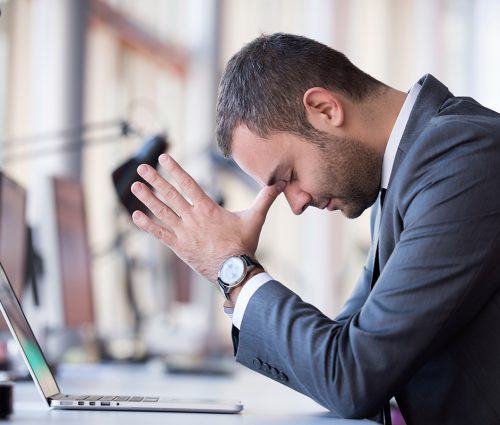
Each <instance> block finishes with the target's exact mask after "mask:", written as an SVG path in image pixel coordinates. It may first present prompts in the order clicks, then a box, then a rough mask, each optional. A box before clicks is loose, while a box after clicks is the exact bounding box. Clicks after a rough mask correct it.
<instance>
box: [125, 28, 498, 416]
mask: <svg viewBox="0 0 500 425" xmlns="http://www.w3.org/2000/svg"><path fill="white" fill-rule="evenodd" d="M217 136H218V142H219V146H220V147H221V149H222V151H223V152H224V154H226V155H232V157H233V158H234V160H235V161H236V162H237V163H238V165H239V166H240V167H241V168H242V169H243V170H244V171H245V172H246V173H248V174H249V175H251V176H252V177H253V178H254V179H255V180H257V181H258V182H259V183H260V184H261V185H262V186H263V188H262V190H261V191H260V193H259V194H258V196H257V198H256V200H255V202H254V205H253V206H252V207H251V208H250V209H249V210H247V211H243V212H240V213H230V212H227V211H225V210H224V209H222V208H220V207H219V206H217V205H216V204H215V203H214V202H212V201H211V200H210V199H209V198H208V197H207V195H205V194H204V193H203V191H202V190H201V189H200V188H199V186H198V185H197V184H196V183H195V182H194V180H193V179H192V178H191V177H190V176H189V175H187V174H186V173H185V172H184V171H183V170H182V169H181V168H180V167H179V165H177V163H176V162H175V161H174V160H173V159H172V158H170V157H168V156H166V155H163V156H161V157H160V158H159V161H160V164H161V165H162V166H163V168H164V169H165V171H166V172H168V173H169V174H170V175H171V176H172V177H173V178H174V179H175V180H176V181H177V182H178V183H179V185H180V187H181V188H182V190H183V191H184V192H185V193H186V195H187V196H188V197H189V201H188V200H186V199H185V198H184V197H183V196H182V195H181V194H180V193H179V192H178V191H176V190H175V189H174V188H173V187H172V186H171V185H170V184H169V183H167V182H166V181H165V180H164V179H162V178H161V177H160V176H159V175H158V174H157V173H156V172H155V171H154V170H153V169H152V168H151V167H147V166H145V165H142V166H140V167H139V173H140V174H141V176H142V177H144V178H145V179H146V180H147V181H148V182H149V183H151V184H152V186H153V187H154V188H156V189H157V191H158V192H159V194H160V196H161V197H162V198H163V200H164V201H165V202H162V201H160V200H159V199H158V198H156V197H155V196H154V195H153V194H152V192H151V191H150V190H148V189H147V188H146V186H144V185H142V184H140V183H134V185H133V186H132V190H133V192H134V193H135V194H136V196H137V197H138V198H139V199H140V200H141V201H142V202H144V203H145V204H146V205H147V206H148V207H149V209H150V210H151V211H152V212H153V213H154V215H155V216H156V217H157V218H158V221H153V220H151V219H150V218H148V217H147V216H145V215H144V214H142V213H140V212H135V213H134V215H133V219H134V222H135V223H136V224H137V225H138V226H139V227H141V228H142V229H144V230H146V231H148V232H150V233H151V234H153V235H154V236H156V237H157V238H158V239H160V240H161V241H163V242H164V243H165V244H166V245H167V246H169V247H171V248H172V249H173V250H174V251H175V252H176V253H177V255H179V256H180V257H181V258H182V259H183V260H184V261H186V263H188V264H189V265H190V266H191V267H192V268H193V269H194V270H196V271H198V272H199V273H201V274H202V275H203V276H205V277H206V278H207V279H209V280H210V281H212V282H216V283H218V285H219V286H220V287H221V288H222V289H223V291H224V293H225V294H226V296H227V301H226V303H225V307H226V309H231V308H234V314H233V324H234V329H233V336H234V338H233V339H234V342H235V352H236V360H237V361H238V362H240V363H242V364H244V365H246V366H248V367H249V368H252V369H254V370H257V371H258V372H260V373H262V374H265V375H267V376H269V377H271V378H273V379H275V380H277V381H279V382H282V383H283V384H285V385H288V386H289V387H291V388H293V389H295V390H297V391H300V392H302V393H304V394H306V395H308V396H309V397H311V398H313V399H314V400H316V401H317V402H318V403H320V404H322V405H323V406H325V407H327V408H328V409H330V410H332V411H334V412H336V413H338V414H340V415H342V416H345V417H350V418H363V417H372V416H374V415H377V413H378V412H380V411H381V410H382V409H383V408H384V406H386V405H387V402H388V400H389V399H391V398H392V397H395V398H396V400H397V402H398V404H399V406H400V409H401V411H402V413H403V416H404V417H405V419H406V421H407V423H408V424H409V425H412V424H422V425H424V424H425V425H431V424H441V425H442V424H454V425H457V424H482V425H486V424H498V423H500V368H499V359H500V332H499V329H498V328H499V325H498V323H499V322H500V292H499V289H500V196H498V195H499V191H500V116H499V115H498V114H497V113H495V112H493V111H491V110H488V109H486V108H484V107H482V106H481V105H479V104H478V103H477V102H475V101H474V100H472V99H470V98H460V97H454V96H453V95H452V94H451V93H450V92H449V91H448V89H447V88H446V87H445V86H444V85H443V84H441V83H440V82H439V81H437V80H436V79H435V78H434V77H433V76H431V75H427V76H425V77H423V78H422V79H421V80H420V81H419V82H418V83H417V84H415V85H414V86H413V87H412V88H411V90H410V92H409V93H404V92H401V91H398V90H395V89H393V88H391V87H388V86H386V85H384V84H382V83H380V82H379V81H377V80H375V79H373V78H372V77H370V76H368V75H367V74H365V73H364V72H362V71H361V70H359V69H358V68H356V67H355V66H354V65H353V64H352V63H350V62H349V60H348V59H347V58H346V57H345V56H344V55H342V54H341V53H339V52H336V51H335V50H332V49H330V48H328V47H326V46H324V45H322V44H320V43H317V42H315V41H312V40H309V39H306V38H303V37H298V36H293V35H286V34H274V35H270V36H262V37H259V38H258V39H256V40H254V41H253V42H251V43H250V44H248V45H247V46H245V47H244V48H243V49H242V50H241V51H240V52H238V53H237V54H236V55H235V56H234V57H233V58H232V59H231V60H230V61H229V63H228V66H227V68H226V71H225V73H224V76H223V77H222V80H221V83H220V92H219V98H218V104H217ZM280 192H283V193H284V195H285V196H286V198H287V201H288V203H289V204H290V207H291V209H292V210H293V212H294V213H295V214H300V213H302V212H303V211H304V210H305V209H306V208H307V207H308V206H314V207H317V208H322V209H327V210H329V211H332V210H337V209H339V210H341V211H342V213H343V214H344V215H345V216H346V217H349V218H353V217H357V216H358V215H359V214H361V212H362V211H363V210H365V209H366V208H368V207H369V206H371V205H372V204H373V203H374V202H376V201H377V202H376V205H375V207H374V208H373V211H374V214H373V215H372V247H371V250H370V253H369V258H368V260H367V264H366V267H365V268H364V270H363V272H362V275H361V277H360V279H359V282H358V284H357V287H356V289H355V292H354V294H353V296H352V297H351V298H350V299H349V301H348V302H347V303H346V305H345V307H344V309H343V311H342V313H341V314H340V315H339V317H337V318H336V319H335V320H331V319H329V318H327V317H325V316H324V315H323V314H321V313H320V312H319V311H318V310H317V309H316V308H314V307H313V306H311V305H309V304H307V303H304V302H303V301H302V300H301V299H300V298H299V297H298V296H297V295H296V294H294V293H293V292H291V291H290V290H288V289H287V288H286V287H285V286H283V285H282V284H280V283H278V282H277V281H275V280H273V279H272V278H271V277H270V276H269V275H268V274H266V273H265V272H264V268H263V266H261V265H260V264H258V263H257V260H256V259H255V251H256V248H257V244H258V239H259V234H260V231H261V229H262V226H263V223H264V220H265V216H266V213H267V211H268V209H269V208H270V206H271V204H272V203H273V201H274V200H275V198H276V197H277V196H278V194H279V193H280ZM379 194H380V196H379ZM385 416H387V415H385ZM378 419H379V420H382V419H381V416H380V415H379V416H378ZM389 420H390V419H389V418H387V417H386V419H385V421H387V422H388V421H389Z"/></svg>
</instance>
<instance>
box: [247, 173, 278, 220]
mask: <svg viewBox="0 0 500 425" xmlns="http://www.w3.org/2000/svg"><path fill="white" fill-rule="evenodd" d="M285 185H286V183H285V182H283V181H279V182H277V183H276V184H274V185H273V186H264V187H263V188H262V189H261V190H260V192H259V193H258V195H257V197H256V198H255V201H254V202H253V205H252V207H251V208H250V210H251V211H252V213H253V214H254V215H257V217H258V218H259V219H260V220H262V221H264V219H265V218H266V215H267V212H268V211H269V208H271V205H272V204H273V202H274V201H275V200H276V198H277V197H278V195H279V194H280V193H281V192H283V189H284V188H285Z"/></svg>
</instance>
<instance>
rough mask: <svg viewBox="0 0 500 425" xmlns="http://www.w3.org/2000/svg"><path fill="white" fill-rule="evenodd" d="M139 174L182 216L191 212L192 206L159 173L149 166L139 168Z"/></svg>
mask: <svg viewBox="0 0 500 425" xmlns="http://www.w3.org/2000/svg"><path fill="white" fill-rule="evenodd" d="M137 173H138V174H139V175H140V176H141V177H142V178H143V179H144V180H146V181H147V182H148V183H149V184H150V185H151V186H153V187H154V188H155V189H156V190H157V191H158V193H159V194H160V195H161V197H162V198H163V200H164V201H165V202H166V203H167V204H168V205H170V206H171V207H172V208H173V209H174V210H175V211H177V212H178V213H179V215H180V216H182V214H185V213H187V212H189V211H191V209H192V208H191V204H190V203H189V202H188V201H187V199H186V198H184V196H182V195H181V194H180V193H179V191H178V190H177V189H176V188H175V187H174V186H172V185H171V184H170V183H169V182H167V181H166V180H165V179H164V178H163V177H162V176H160V174H158V172H157V171H156V170H155V169H154V168H153V167H151V166H150V165H147V164H141V165H139V167H137Z"/></svg>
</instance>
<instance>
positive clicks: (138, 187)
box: [131, 182, 142, 193]
mask: <svg viewBox="0 0 500 425" xmlns="http://www.w3.org/2000/svg"><path fill="white" fill-rule="evenodd" d="M131 189H132V192H134V193H139V192H140V191H141V190H142V187H141V185H140V184H139V183H138V182H134V184H132V187H131Z"/></svg>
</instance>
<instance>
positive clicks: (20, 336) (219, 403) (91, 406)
mask: <svg viewBox="0 0 500 425" xmlns="http://www.w3.org/2000/svg"><path fill="white" fill-rule="evenodd" d="M0 308H1V310H2V314H3V316H4V317H5V321H6V322H7V324H8V326H9V329H10V331H11V333H12V336H13V337H14V340H15V341H16V342H17V345H18V346H19V350H20V351H21V354H22V356H23V358H24V361H25V362H26V365H27V366H28V369H29V371H30V374H31V377H32V378H33V381H35V384H36V386H37V388H38V391H39V392H40V395H41V396H42V398H43V399H44V400H45V402H46V403H47V405H48V406H49V407H53V408H56V409H84V410H101V411H102V410H129V411H136V410H140V411H162V412H190V413H193V412H199V413H238V412H240V411H241V410H242V409H243V405H242V404H241V402H239V401H232V400H182V399H177V398H175V399H174V398H166V397H159V396H123V395H90V394H81V395H69V394H63V393H61V391H60V390H59V386H58V385H57V382H56V380H55V377H54V375H53V374H52V372H51V370H50V368H49V365H48V364H47V361H46V360H45V356H44V354H43V352H42V349H41V348H40V344H38V341H37V340H36V338H35V335H34V334H33V331H32V330H31V327H30V325H29V323H28V321H27V319H26V316H25V315H24V312H23V310H22V308H21V305H20V303H19V300H18V299H17V297H16V295H15V293H14V291H13V290H12V286H11V284H10V282H9V279H8V277H7V275H6V273H5V270H4V268H3V265H2V264H1V262H0Z"/></svg>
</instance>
